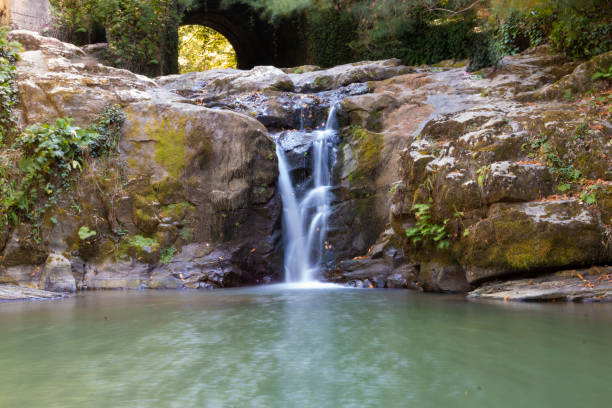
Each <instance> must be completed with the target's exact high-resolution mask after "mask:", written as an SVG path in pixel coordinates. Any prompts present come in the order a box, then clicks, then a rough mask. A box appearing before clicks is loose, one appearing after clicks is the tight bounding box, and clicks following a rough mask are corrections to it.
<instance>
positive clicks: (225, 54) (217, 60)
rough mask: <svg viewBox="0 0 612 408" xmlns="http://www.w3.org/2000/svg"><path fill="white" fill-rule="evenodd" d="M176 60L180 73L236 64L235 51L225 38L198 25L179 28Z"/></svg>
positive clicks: (234, 66)
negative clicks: (177, 58)
mask: <svg viewBox="0 0 612 408" xmlns="http://www.w3.org/2000/svg"><path fill="white" fill-rule="evenodd" d="M178 61H179V70H180V72H181V74H184V73H186V72H199V71H206V70H208V69H220V68H236V66H237V62H236V52H235V51H234V47H232V44H230V42H229V41H228V40H227V38H225V37H224V36H223V35H221V33H219V32H218V31H215V30H213V29H212V28H210V27H205V26H200V25H185V26H182V27H180V28H179V60H178Z"/></svg>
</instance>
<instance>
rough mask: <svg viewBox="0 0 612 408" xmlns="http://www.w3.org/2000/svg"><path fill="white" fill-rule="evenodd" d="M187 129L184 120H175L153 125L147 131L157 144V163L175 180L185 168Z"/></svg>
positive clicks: (162, 121) (155, 156)
mask: <svg viewBox="0 0 612 408" xmlns="http://www.w3.org/2000/svg"><path fill="white" fill-rule="evenodd" d="M185 127H186V120H185V119H184V118H173V119H163V120H161V121H157V122H154V123H151V124H149V125H148V126H147V128H146V130H145V132H146V133H147V135H149V136H150V137H151V139H153V140H155V141H156V142H157V143H156V145H155V154H154V156H153V157H154V159H155V161H156V162H157V163H158V164H159V165H161V166H162V167H163V168H164V169H166V171H167V172H168V174H169V175H170V176H171V177H174V178H178V177H179V176H180V174H181V171H182V170H183V169H184V167H185V141H186V131H185Z"/></svg>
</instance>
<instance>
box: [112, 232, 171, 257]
mask: <svg viewBox="0 0 612 408" xmlns="http://www.w3.org/2000/svg"><path fill="white" fill-rule="evenodd" d="M160 251H161V246H160V244H159V242H158V241H157V239H155V238H149V237H145V236H143V235H131V236H128V237H125V238H124V239H123V240H122V241H121V243H120V245H119V251H118V253H117V255H118V257H119V258H122V257H124V256H125V255H128V256H129V257H131V258H132V259H136V260H138V261H140V262H144V263H148V264H154V263H156V262H157V261H158V260H159V257H160Z"/></svg>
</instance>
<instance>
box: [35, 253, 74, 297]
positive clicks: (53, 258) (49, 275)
mask: <svg viewBox="0 0 612 408" xmlns="http://www.w3.org/2000/svg"><path fill="white" fill-rule="evenodd" d="M40 287H41V288H42V289H44V290H48V291H51V292H75V291H76V281H75V279H74V276H73V275H72V268H71V265H70V261H69V260H68V259H66V257H64V256H63V255H60V254H51V255H49V257H48V258H47V261H46V262H45V266H44V267H43V269H42V274H41V277H40Z"/></svg>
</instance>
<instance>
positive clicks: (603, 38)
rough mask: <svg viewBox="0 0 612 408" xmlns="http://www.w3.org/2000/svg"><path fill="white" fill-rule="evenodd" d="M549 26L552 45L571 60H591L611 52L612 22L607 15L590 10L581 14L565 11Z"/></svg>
mask: <svg viewBox="0 0 612 408" xmlns="http://www.w3.org/2000/svg"><path fill="white" fill-rule="evenodd" d="M552 26H553V28H552V31H551V33H550V40H551V42H552V44H553V45H554V47H555V48H556V49H557V50H559V51H561V52H563V53H564V54H566V55H568V56H570V57H572V58H575V59H584V58H592V57H594V56H596V55H599V54H602V53H604V52H608V51H611V50H612V22H611V21H610V15H609V14H605V13H603V12H601V11H599V10H589V9H587V10H583V11H582V12H581V13H576V12H573V11H572V10H564V11H563V12H562V13H561V14H560V17H559V19H558V20H557V21H555V22H554V23H553V25H552Z"/></svg>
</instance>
